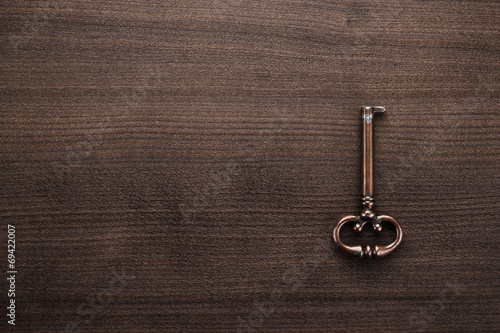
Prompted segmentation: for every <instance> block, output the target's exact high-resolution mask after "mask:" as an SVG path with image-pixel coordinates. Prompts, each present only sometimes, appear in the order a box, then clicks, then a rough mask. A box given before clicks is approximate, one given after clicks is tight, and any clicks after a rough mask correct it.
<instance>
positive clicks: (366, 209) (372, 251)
mask: <svg viewBox="0 0 500 333" xmlns="http://www.w3.org/2000/svg"><path fill="white" fill-rule="evenodd" d="M361 111H362V118H361V119H362V121H363V197H362V203H361V205H362V210H361V212H360V213H359V215H358V216H356V215H348V216H345V217H344V218H342V219H341V220H340V221H338V222H337V223H336V224H335V227H334V228H333V241H334V242H335V244H337V246H338V247H340V248H341V249H342V250H344V251H345V252H347V253H350V254H353V255H356V256H358V257H361V258H374V257H383V256H386V255H388V254H389V253H391V252H392V251H394V250H395V249H396V248H397V247H398V245H399V244H400V243H401V240H402V239H403V230H402V229H401V225H400V224H399V222H398V221H397V220H396V219H395V218H393V217H391V216H388V215H377V214H376V213H375V210H374V209H373V118H374V115H375V114H377V113H382V112H384V111H385V107H382V106H364V107H362V108H361ZM351 222H355V224H354V230H355V231H356V232H361V230H363V227H364V226H365V225H366V224H370V225H371V226H372V227H373V229H374V230H375V231H376V232H380V231H381V230H382V225H381V224H382V223H383V222H387V223H390V224H392V225H393V226H394V227H395V228H396V238H395V239H394V241H393V242H392V243H391V244H389V245H374V246H373V247H372V246H370V245H366V246H363V245H353V246H350V245H346V244H344V243H343V242H342V241H341V240H340V229H341V228H342V226H343V225H344V224H346V223H351Z"/></svg>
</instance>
